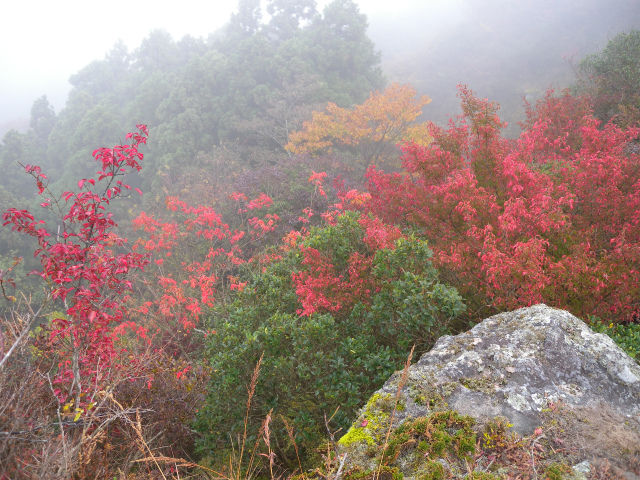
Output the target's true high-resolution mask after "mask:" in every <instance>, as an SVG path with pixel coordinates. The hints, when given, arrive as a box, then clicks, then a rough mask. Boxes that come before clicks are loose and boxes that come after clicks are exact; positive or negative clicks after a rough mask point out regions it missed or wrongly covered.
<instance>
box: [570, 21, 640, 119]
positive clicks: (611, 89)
mask: <svg viewBox="0 0 640 480" xmlns="http://www.w3.org/2000/svg"><path fill="white" fill-rule="evenodd" d="M576 73H577V75H578V84H577V86H576V89H577V91H578V92H579V93H586V94H588V95H590V96H591V97H592V101H593V106H594V114H595V115H596V117H598V118H599V119H600V120H602V122H603V123H606V122H608V121H609V120H610V119H611V118H613V117H616V116H618V118H617V119H616V123H620V124H622V125H623V126H627V125H630V124H637V123H638V122H640V31H639V30H632V31H630V32H623V33H619V34H618V35H616V36H615V37H614V38H613V39H611V40H610V41H609V43H608V44H607V46H606V47H605V48H604V49H603V50H602V51H601V52H598V53H594V54H592V55H588V56H586V57H585V58H583V59H582V60H581V61H580V62H579V63H578V66H577V71H576Z"/></svg>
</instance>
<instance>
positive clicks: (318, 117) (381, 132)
mask: <svg viewBox="0 0 640 480" xmlns="http://www.w3.org/2000/svg"><path fill="white" fill-rule="evenodd" d="M430 101H431V100H430V99H429V98H428V97H426V96H421V97H417V96H416V91H415V89H414V88H413V87H412V86H410V85H398V84H397V83H394V84H392V85H391V86H390V87H389V88H387V89H386V90H385V91H384V92H374V93H372V94H371V96H370V97H369V99H368V100H367V101H365V102H364V103H363V104H362V105H356V106H355V107H354V108H352V109H345V108H340V107H338V106H337V105H336V104H335V103H329V104H328V105H327V108H326V111H325V112H313V119H312V120H311V121H309V122H305V123H304V125H303V129H302V130H301V131H299V132H295V133H292V134H291V135H290V137H289V140H290V141H289V143H288V144H287V145H286V148H287V150H288V151H289V152H291V153H296V154H309V155H321V154H329V153H332V150H333V148H334V147H343V148H344V149H345V150H347V151H350V152H351V153H353V154H355V156H356V159H355V163H356V164H359V165H360V166H361V167H364V168H365V169H366V168H367V167H369V165H371V164H372V163H376V164H387V165H394V164H396V163H397V159H398V150H397V149H396V148H395V147H396V145H397V144H398V143H400V142H401V141H403V140H412V141H414V142H416V143H419V144H421V145H426V144H428V143H429V142H430V137H429V134H428V132H427V128H426V124H416V123H415V120H416V118H418V116H420V114H421V113H422V107H424V106H425V105H426V104H428V103H429V102H430Z"/></svg>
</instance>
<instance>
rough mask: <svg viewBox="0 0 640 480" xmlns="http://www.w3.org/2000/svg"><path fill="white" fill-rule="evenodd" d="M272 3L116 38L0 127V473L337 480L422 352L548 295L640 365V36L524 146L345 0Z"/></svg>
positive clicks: (587, 77)
mask: <svg viewBox="0 0 640 480" xmlns="http://www.w3.org/2000/svg"><path fill="white" fill-rule="evenodd" d="M549 8H550V7H549ZM266 12H267V13H268V18H266V19H265V20H264V21H263V19H262V10H261V8H260V2H259V1H258V0H240V1H239V4H238V10H237V12H236V13H234V15H233V16H232V17H231V18H230V20H229V22H228V24H227V25H226V27H225V28H224V29H222V30H219V31H217V32H215V33H214V34H212V35H211V36H210V37H209V38H208V39H207V40H204V39H195V38H191V37H185V38H183V39H181V40H180V41H177V42H176V41H174V40H173V38H172V37H171V36H170V35H169V34H168V33H166V32H163V31H159V30H156V31H153V32H152V33H150V35H149V36H148V37H147V38H145V40H144V41H143V42H142V44H141V45H140V46H139V48H137V49H135V50H134V51H131V52H130V51H128V49H127V48H126V47H125V46H124V44H121V43H120V44H116V45H115V46H114V48H113V49H112V50H111V51H110V52H108V53H107V55H106V56H105V58H104V60H99V61H95V62H93V63H91V64H90V65H88V66H86V67H85V68H83V69H82V70H81V71H79V72H77V73H75V74H74V75H72V77H71V80H70V81H71V83H72V85H73V89H72V91H71V93H70V95H69V99H68V102H67V105H66V107H65V108H64V109H63V110H62V111H60V113H59V114H55V112H54V111H53V109H52V107H51V105H50V104H49V103H48V101H47V99H46V97H42V98H40V99H37V100H36V101H35V102H34V104H33V108H32V110H31V120H30V125H29V129H28V130H27V132H26V133H20V132H17V131H15V130H12V131H10V132H8V133H7V134H6V135H5V137H4V138H3V141H2V144H1V145H0V166H1V167H2V169H3V172H4V175H3V176H2V178H1V179H0V210H1V211H2V212H3V215H2V219H3V224H4V228H3V229H2V230H0V287H1V293H2V297H3V299H2V300H3V302H2V306H1V309H0V311H1V312H2V316H1V320H0V480H2V479H4V478H11V479H13V478H16V479H17V478H25V479H27V478H61V479H62V478H64V479H66V478H226V479H230V480H231V479H233V480H242V479H246V480H249V479H251V478H254V477H260V478H263V477H264V478H269V477H270V478H272V479H274V478H277V477H278V478H279V477H286V478H289V477H292V476H294V475H301V476H303V477H306V476H307V473H308V472H309V471H315V472H316V473H315V474H313V475H314V476H313V478H317V477H318V476H322V478H336V479H337V478H338V476H339V475H338V474H337V473H336V471H337V470H338V468H339V463H338V462H339V460H337V459H338V457H337V456H336V455H339V454H340V451H339V447H338V446H337V445H336V443H335V442H334V441H335V440H337V439H339V437H340V436H341V435H343V434H344V433H345V432H346V429H347V428H348V427H349V425H350V424H351V422H353V421H354V419H355V418H356V417H357V411H358V409H359V408H361V407H362V405H363V403H364V402H365V401H366V399H367V398H368V397H369V396H370V395H371V393H372V392H374V391H375V390H376V389H378V388H379V387H380V386H381V385H382V383H384V382H385V380H386V379H388V378H389V377H390V376H391V375H392V374H393V373H394V372H395V371H397V370H398V369H400V368H402V366H403V365H404V363H405V361H406V359H407V356H408V355H409V352H412V353H413V355H414V357H413V358H414V360H415V359H417V358H418V357H419V355H420V354H422V353H424V352H427V351H428V350H429V349H430V348H431V347H432V346H433V344H434V343H435V341H436V340H437V339H438V338H439V337H441V336H442V335H447V334H456V333H459V332H462V331H465V330H467V329H468V328H470V327H471V326H472V325H473V324H474V323H476V322H478V321H480V320H482V319H483V318H486V317H487V316H489V315H492V314H495V313H499V312H502V311H506V310H510V309H514V308H518V307H522V306H528V305H533V304H536V303H542V302H544V303H546V304H548V305H551V306H554V307H557V308H562V309H566V310H569V311H570V312H572V313H574V314H575V315H577V316H579V317H580V318H582V319H583V320H585V321H586V322H588V323H589V324H590V326H591V327H592V328H593V329H595V330H597V331H600V332H604V333H607V334H608V335H610V336H611V337H612V338H614V340H615V341H616V342H617V343H618V344H619V345H620V346H621V347H622V348H623V349H624V350H625V351H626V352H628V353H629V355H631V356H633V357H634V358H635V357H636V356H640V341H639V339H640V320H639V319H640V302H639V300H638V298H640V241H639V239H640V153H639V148H638V144H639V140H638V139H639V136H640V94H639V93H638V92H640V33H639V32H638V30H630V31H628V32H624V33H621V34H619V35H616V36H615V37H613V38H612V39H611V40H610V42H609V43H608V45H607V46H606V47H605V48H603V49H602V50H600V51H598V52H595V53H593V54H591V55H588V56H585V57H582V58H580V59H579V60H576V62H575V74H574V75H573V76H572V78H571V81H570V84H568V85H567V87H568V88H567V89H565V90H556V91H554V90H553V89H549V90H548V91H547V92H546V93H544V94H540V95H537V101H532V102H531V103H526V104H525V105H523V107H522V108H523V112H524V121H523V122H522V123H521V125H520V126H519V128H520V130H521V131H520V132H519V134H518V136H517V138H511V137H512V133H513V131H507V130H506V125H505V122H504V120H503V119H502V117H501V115H502V112H501V109H500V106H499V105H498V104H497V103H495V102H493V101H492V100H491V99H486V98H483V97H482V96H480V95H478V94H476V93H475V91H474V85H458V86H457V92H458V93H457V95H458V96H457V99H458V102H459V109H458V111H456V112H450V114H451V117H452V118H451V121H450V122H449V123H448V124H446V125H445V124H444V123H442V122H440V123H438V122H433V121H429V120H427V118H428V114H427V113H426V111H427V109H428V108H429V105H430V102H431V98H429V97H428V96H425V95H421V94H419V93H418V92H417V91H416V89H415V88H414V86H412V85H411V84H407V83H405V84H400V83H388V82H387V80H386V78H385V77H384V75H383V74H382V68H381V56H380V54H379V53H378V52H377V50H376V48H375V46H374V44H373V42H372V41H371V39H370V38H369V36H368V32H367V27H368V24H367V18H366V16H364V15H363V14H361V13H360V10H359V7H358V5H357V4H356V3H355V2H354V1H353V0H334V1H333V2H331V3H329V4H328V5H327V6H326V8H324V9H323V10H322V11H321V12H318V11H317V10H316V4H315V1H314V0H298V1H286V0H270V1H269V2H267V5H266ZM434 68H437V61H436V60H434ZM427 93H428V92H427ZM459 112H461V113H460V114H458V113H459ZM92 157H93V158H92ZM503 447H504V448H505V449H506V448H507V446H505V445H503ZM520 447H521V446H520ZM520 447H519V446H518V445H517V444H513V445H511V444H510V445H509V447H508V448H510V449H515V448H520ZM474 448H478V449H483V448H484V449H489V448H493V447H491V446H489V447H488V446H487V444H482V445H481V444H480V443H478V445H477V447H474ZM544 448H547V447H546V446H544ZM478 451H479V452H480V453H479V455H481V454H482V450H478ZM488 451H489V450H487V452H488ZM505 451H506V450H505ZM509 451H512V450H509ZM525 453H526V452H525ZM538 455H541V456H540V457H536V458H537V459H538V461H539V462H542V461H543V460H544V459H546V458H547V457H544V455H543V454H542V453H540V454H538ZM549 455H550V454H549ZM527 458H528V457H527ZM531 458H533V453H532V454H531ZM548 458H551V456H549V457H548ZM314 469H315V470H314ZM352 474H353V475H355V473H353V472H352ZM297 478H299V477H297ZM352 478H356V477H352ZM429 478H430V477H429ZM482 478H493V477H482Z"/></svg>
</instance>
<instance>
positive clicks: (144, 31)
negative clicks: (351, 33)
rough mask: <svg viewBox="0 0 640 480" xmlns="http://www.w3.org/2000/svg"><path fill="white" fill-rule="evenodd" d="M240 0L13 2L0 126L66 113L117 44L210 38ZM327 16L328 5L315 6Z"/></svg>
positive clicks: (380, 4) (378, 7)
mask: <svg viewBox="0 0 640 480" xmlns="http://www.w3.org/2000/svg"><path fill="white" fill-rule="evenodd" d="M237 3H238V2H237V0H210V1H208V2H203V1H196V0H181V1H179V2H176V1H175V0H172V1H167V0H158V1H156V2H132V1H129V0H127V1H125V0H111V1H110V2H87V1H86V0H82V1H81V0H60V1H56V2H53V1H51V0H29V1H25V2H21V1H16V0H12V1H11V2H6V4H5V5H3V7H2V18H3V22H2V27H1V28H0V73H1V75H0V123H2V122H6V121H7V120H9V119H13V118H16V117H18V118H20V117H21V118H28V116H29V110H30V108H31V105H32V103H33V101H34V100H35V99H36V98H38V97H40V96H41V95H45V94H46V95H47V97H48V98H49V101H50V102H51V103H52V104H53V106H54V108H55V111H56V113H57V112H59V111H60V109H61V108H62V107H64V103H65V100H66V96H67V92H68V90H69V86H68V83H67V80H68V78H69V77H70V76H71V75H72V74H74V73H76V72H78V71H79V70H80V69H81V68H82V67H84V66H86V65H87V64H89V63H90V62H92V61H93V60H99V59H102V58H104V54H105V53H107V52H108V51H109V50H110V49H111V47H112V46H113V45H114V44H115V43H116V41H117V40H118V39H122V40H123V41H124V43H125V44H126V45H127V46H128V47H129V50H133V49H135V48H137V47H138V46H139V45H140V42H141V41H142V39H143V38H145V37H146V36H147V35H148V34H149V32H150V31H151V30H153V29H156V28H161V29H165V30H167V31H168V32H169V33H170V34H171V35H172V36H173V38H174V39H175V40H179V39H181V38H182V37H183V36H185V35H187V34H189V35H192V36H194V37H205V38H206V37H207V35H208V34H209V33H212V32H214V31H215V30H216V29H218V28H219V27H221V26H222V25H223V24H224V23H225V22H226V21H227V20H228V19H229V17H230V15H231V13H232V12H233V11H234V10H235V8H236V6H237ZM317 3H318V8H319V9H320V10H321V9H322V8H323V7H324V6H325V5H326V4H327V3H329V0H320V1H318V2H317ZM357 3H358V4H359V5H360V9H361V11H362V12H363V13H366V14H367V15H369V16H371V15H372V14H379V13H381V12H384V11H385V10H391V9H393V10H398V9H403V8H408V7H410V6H411V5H412V4H414V5H415V4H422V3H423V1H421V0H394V1H393V2H389V1H388V0H358V1H357Z"/></svg>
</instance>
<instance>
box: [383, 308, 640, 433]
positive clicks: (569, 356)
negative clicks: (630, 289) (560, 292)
mask: <svg viewBox="0 0 640 480" xmlns="http://www.w3.org/2000/svg"><path fill="white" fill-rule="evenodd" d="M401 375H402V372H396V374H394V375H393V376H392V377H391V379H390V380H389V381H388V382H387V383H386V384H385V385H384V387H383V388H382V389H381V391H380V392H379V393H385V394H391V395H395V394H396V391H397V388H398V381H399V380H400V378H401ZM402 392H403V394H404V395H403V400H404V402H405V408H404V410H403V411H401V412H398V414H397V420H398V421H399V422H400V421H402V419H403V418H405V417H413V418H416V417H420V416H424V415H428V414H429V413H430V411H431V410H432V409H434V408H436V409H441V408H442V407H444V406H445V405H446V408H448V409H452V410H457V411H458V412H460V413H462V414H465V415H471V416H473V417H475V418H480V419H481V418H483V417H487V418H493V417H496V416H503V417H506V418H507V419H508V420H509V422H510V423H512V424H513V429H514V430H515V431H516V432H518V433H519V434H521V435H530V434H531V433H532V432H533V431H534V429H535V428H536V427H538V426H540V425H541V423H542V420H541V412H542V410H543V409H545V408H546V407H548V406H549V404H555V403H557V402H560V401H561V402H562V403H563V404H564V405H567V406H570V407H594V408H597V406H598V405H600V404H606V405H608V406H609V407H610V408H611V410H613V411H614V412H615V413H618V414H621V415H622V416H624V417H627V418H629V419H633V420H636V421H637V420H638V419H640V366H638V364H637V363H636V362H635V361H634V360H633V359H632V358H631V357H629V356H628V355H627V354H626V353H625V352H624V351H623V350H621V349H620V348H619V347H618V346H617V345H616V344H615V343H614V342H613V340H611V338H609V337H608V336H606V335H603V334H600V333H594V332H593V331H592V330H591V329H590V328H589V327H588V326H587V325H586V324H585V323H584V322H583V321H581V320H579V319H578V318H576V317H574V316H573V315H571V314H570V313H568V312H566V311H564V310H558V309H555V308H551V307H548V306H546V305H543V304H541V305H536V306H533V307H529V308H522V309H520V310H516V311H513V312H508V313H502V314H499V315H496V316H494V317H490V318H487V319H486V320H484V321H483V322H481V323H480V324H478V325H476V326H475V327H474V328H472V329H471V330H469V331H468V332H465V333H462V334H460V335H456V336H444V337H442V338H440V339H439V340H438V341H437V343H436V344H435V346H434V347H433V348H432V349H431V351H429V352H428V353H426V354H425V355H423V356H422V358H421V359H420V360H419V361H418V362H417V363H416V364H415V365H413V366H411V367H410V369H409V374H408V378H407V381H406V384H405V386H404V387H403V389H402ZM394 423H395V422H394Z"/></svg>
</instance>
